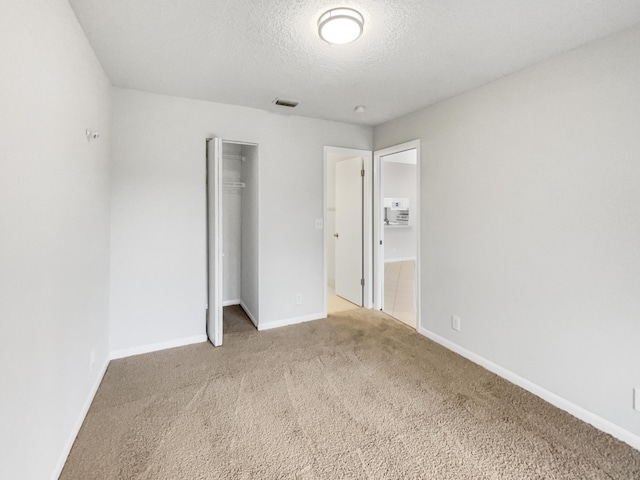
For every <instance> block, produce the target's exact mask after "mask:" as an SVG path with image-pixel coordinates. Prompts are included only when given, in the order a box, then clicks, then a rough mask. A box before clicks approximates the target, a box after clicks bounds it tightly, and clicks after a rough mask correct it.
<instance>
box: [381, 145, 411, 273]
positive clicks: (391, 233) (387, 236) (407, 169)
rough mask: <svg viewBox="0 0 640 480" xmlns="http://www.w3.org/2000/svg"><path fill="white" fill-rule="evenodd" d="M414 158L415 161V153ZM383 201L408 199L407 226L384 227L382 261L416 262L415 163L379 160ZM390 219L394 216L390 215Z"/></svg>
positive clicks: (383, 158) (391, 213)
mask: <svg viewBox="0 0 640 480" xmlns="http://www.w3.org/2000/svg"><path fill="white" fill-rule="evenodd" d="M412 151H413V152H414V154H413V158H414V159H415V157H416V152H415V149H413V150H412ZM381 163H382V178H383V185H382V188H383V190H384V191H383V197H391V198H397V197H402V198H408V199H409V224H408V225H407V226H393V225H389V226H385V227H384V261H385V262H393V261H400V260H408V259H415V258H416V248H417V238H416V227H415V224H416V222H415V218H414V217H412V214H415V212H416V202H417V201H418V188H417V180H416V175H417V168H416V165H415V163H414V164H411V163H397V162H391V161H388V160H385V157H382V158H381ZM389 215H393V212H391V211H390V212H389Z"/></svg>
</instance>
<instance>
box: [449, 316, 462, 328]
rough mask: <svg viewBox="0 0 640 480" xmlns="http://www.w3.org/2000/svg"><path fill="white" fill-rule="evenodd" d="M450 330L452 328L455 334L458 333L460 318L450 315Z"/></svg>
mask: <svg viewBox="0 0 640 480" xmlns="http://www.w3.org/2000/svg"><path fill="white" fill-rule="evenodd" d="M451 328H453V329H454V330H455V331H456V332H459V331H460V317H458V316H457V315H451Z"/></svg>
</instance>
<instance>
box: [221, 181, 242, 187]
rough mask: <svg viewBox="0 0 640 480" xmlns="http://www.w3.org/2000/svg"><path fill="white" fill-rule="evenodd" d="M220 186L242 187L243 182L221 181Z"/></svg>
mask: <svg viewBox="0 0 640 480" xmlns="http://www.w3.org/2000/svg"><path fill="white" fill-rule="evenodd" d="M222 186H223V187H229V188H244V187H245V184H244V182H222Z"/></svg>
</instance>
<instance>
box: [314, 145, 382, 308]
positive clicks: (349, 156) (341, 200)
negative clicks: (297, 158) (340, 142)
mask: <svg viewBox="0 0 640 480" xmlns="http://www.w3.org/2000/svg"><path fill="white" fill-rule="evenodd" d="M371 155H372V152H371V151H366V150H355V149H348V148H339V147H325V155H324V157H325V195H324V197H325V199H324V226H325V239H324V240H325V276H324V277H325V282H324V284H325V316H326V315H327V314H328V313H335V312H339V311H345V310H349V309H355V308H359V307H362V306H364V307H366V308H371V303H372V301H371V300H372V288H371V276H372V262H371V253H370V252H371V250H370V245H371V203H372V196H371V178H372V177H371Z"/></svg>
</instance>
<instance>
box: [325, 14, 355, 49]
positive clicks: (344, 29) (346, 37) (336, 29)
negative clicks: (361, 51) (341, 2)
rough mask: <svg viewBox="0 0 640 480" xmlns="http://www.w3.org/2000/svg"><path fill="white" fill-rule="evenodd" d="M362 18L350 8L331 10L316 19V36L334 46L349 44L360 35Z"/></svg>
mask: <svg viewBox="0 0 640 480" xmlns="http://www.w3.org/2000/svg"><path fill="white" fill-rule="evenodd" d="M363 26H364V17H363V16H362V15H361V14H360V12H357V11H355V10H354V9H352V8H333V9H331V10H328V11H326V12H324V13H323V14H322V15H321V16H320V18H319V19H318V35H320V38H321V39H323V40H324V41H325V42H328V43H334V44H336V45H344V44H345V43H351V42H353V41H355V40H357V39H358V38H360V35H362V30H363Z"/></svg>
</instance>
